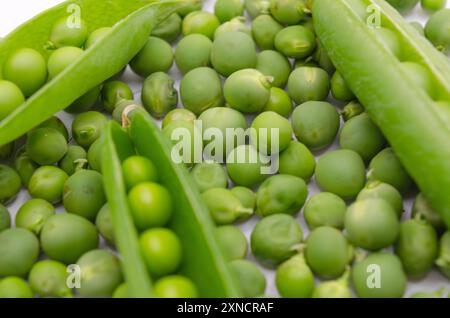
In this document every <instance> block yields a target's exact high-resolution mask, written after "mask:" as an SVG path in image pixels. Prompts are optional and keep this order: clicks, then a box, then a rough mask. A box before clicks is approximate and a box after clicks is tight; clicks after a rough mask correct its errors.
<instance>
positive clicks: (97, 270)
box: [77, 250, 123, 297]
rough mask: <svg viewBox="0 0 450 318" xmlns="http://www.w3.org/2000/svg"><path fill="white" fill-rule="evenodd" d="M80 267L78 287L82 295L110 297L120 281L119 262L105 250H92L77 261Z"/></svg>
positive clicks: (121, 279)
mask: <svg viewBox="0 0 450 318" xmlns="http://www.w3.org/2000/svg"><path fill="white" fill-rule="evenodd" d="M77 265H78V266H79V267H80V274H81V275H80V288H78V289H77V291H78V293H79V294H80V296H82V297H111V296H112V294H113V292H114V290H115V289H116V288H117V287H118V286H119V285H120V284H121V283H122V281H123V278H122V273H121V269H120V263H119V260H118V259H117V257H116V256H114V255H113V254H112V253H111V252H109V251H107V250H92V251H89V252H87V253H86V254H83V255H82V256H81V257H80V259H79V260H78V261H77Z"/></svg>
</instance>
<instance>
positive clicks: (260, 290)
mask: <svg viewBox="0 0 450 318" xmlns="http://www.w3.org/2000/svg"><path fill="white" fill-rule="evenodd" d="M229 267H230V270H231V273H232V274H233V275H234V277H235V280H236V282H237V284H238V286H239V287H240V291H241V293H242V296H243V297H246V298H250V297H260V296H262V295H264V292H265V290H266V278H265V277H264V274H263V273H262V271H261V270H260V269H259V268H258V266H256V265H255V264H253V263H252V262H249V261H247V260H244V259H238V260H234V261H232V262H230V263H229Z"/></svg>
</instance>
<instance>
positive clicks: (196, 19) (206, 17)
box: [182, 11, 220, 39]
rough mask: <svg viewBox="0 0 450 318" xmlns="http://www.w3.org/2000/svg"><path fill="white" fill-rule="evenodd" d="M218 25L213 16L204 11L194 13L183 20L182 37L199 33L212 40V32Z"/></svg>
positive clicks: (218, 22)
mask: <svg viewBox="0 0 450 318" xmlns="http://www.w3.org/2000/svg"><path fill="white" fill-rule="evenodd" d="M219 25H220V21H219V19H218V18H217V17H216V16H215V15H214V14H212V13H210V12H206V11H194V12H191V13H189V14H188V15H187V16H186V17H185V18H184V19H183V24H182V31H183V35H184V36H186V35H189V34H194V33H199V34H203V35H205V36H207V37H208V38H210V39H213V37H214V32H215V31H216V29H217V28H218V27H219Z"/></svg>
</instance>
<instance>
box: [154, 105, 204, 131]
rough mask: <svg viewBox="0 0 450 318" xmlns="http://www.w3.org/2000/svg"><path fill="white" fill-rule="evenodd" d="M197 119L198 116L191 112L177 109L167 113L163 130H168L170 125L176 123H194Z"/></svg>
mask: <svg viewBox="0 0 450 318" xmlns="http://www.w3.org/2000/svg"><path fill="white" fill-rule="evenodd" d="M196 119H197V116H195V114H194V113H193V112H191V111H190V110H187V109H185V108H176V109H173V110H171V111H170V112H168V113H167V115H166V116H165V117H164V119H163V121H162V128H163V129H164V128H166V127H167V126H168V125H169V124H170V123H172V122H174V121H185V122H191V123H193V122H194V120H196Z"/></svg>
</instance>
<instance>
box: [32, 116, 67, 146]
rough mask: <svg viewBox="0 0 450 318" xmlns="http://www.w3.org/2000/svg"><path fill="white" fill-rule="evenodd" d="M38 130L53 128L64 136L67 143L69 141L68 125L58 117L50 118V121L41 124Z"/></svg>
mask: <svg viewBox="0 0 450 318" xmlns="http://www.w3.org/2000/svg"><path fill="white" fill-rule="evenodd" d="M38 128H53V129H55V130H57V131H58V132H59V133H60V134H61V135H63V136H64V138H65V139H66V141H67V142H68V141H69V131H68V130H67V127H66V125H65V124H64V122H63V121H62V120H61V119H59V118H58V117H56V116H52V117H50V118H49V119H47V120H46V121H44V122H43V123H41V124H40V125H39V126H37V127H36V128H35V129H38Z"/></svg>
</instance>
